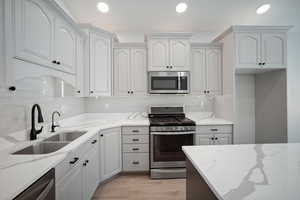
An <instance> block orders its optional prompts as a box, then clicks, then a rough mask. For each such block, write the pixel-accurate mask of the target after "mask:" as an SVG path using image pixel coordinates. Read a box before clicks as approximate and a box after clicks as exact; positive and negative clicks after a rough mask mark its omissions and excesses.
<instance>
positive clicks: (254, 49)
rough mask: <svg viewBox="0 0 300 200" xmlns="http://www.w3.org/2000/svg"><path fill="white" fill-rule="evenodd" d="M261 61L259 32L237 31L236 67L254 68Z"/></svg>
mask: <svg viewBox="0 0 300 200" xmlns="http://www.w3.org/2000/svg"><path fill="white" fill-rule="evenodd" d="M260 62H261V37H260V34H259V33H239V34H237V36H236V64H237V68H256V67H257V66H258V65H259V63H260Z"/></svg>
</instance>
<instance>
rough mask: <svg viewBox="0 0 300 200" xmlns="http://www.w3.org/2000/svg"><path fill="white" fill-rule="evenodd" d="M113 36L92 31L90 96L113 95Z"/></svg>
mask: <svg viewBox="0 0 300 200" xmlns="http://www.w3.org/2000/svg"><path fill="white" fill-rule="evenodd" d="M111 49H112V48H111V37H109V36H107V35H106V34H101V33H97V32H94V31H92V32H91V33H90V77H89V78H90V96H111V94H112V91H111V89H112V88H111V87H112V84H111V75H112V66H111V59H112V58H111Z"/></svg>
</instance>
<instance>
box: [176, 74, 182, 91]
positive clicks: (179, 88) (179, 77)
mask: <svg viewBox="0 0 300 200" xmlns="http://www.w3.org/2000/svg"><path fill="white" fill-rule="evenodd" d="M177 79H178V90H181V76H178V77H177Z"/></svg>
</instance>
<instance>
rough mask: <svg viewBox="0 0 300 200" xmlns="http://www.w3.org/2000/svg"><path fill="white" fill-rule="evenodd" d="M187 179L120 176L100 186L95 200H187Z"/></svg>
mask: <svg viewBox="0 0 300 200" xmlns="http://www.w3.org/2000/svg"><path fill="white" fill-rule="evenodd" d="M185 183H186V182H185V179H166V180H152V179H150V178H149V176H147V175H128V174H126V175H120V176H118V177H116V178H114V179H112V180H111V181H109V182H107V183H105V184H104V185H100V186H99V187H98V189H97V191H96V192H95V194H94V197H93V200H185Z"/></svg>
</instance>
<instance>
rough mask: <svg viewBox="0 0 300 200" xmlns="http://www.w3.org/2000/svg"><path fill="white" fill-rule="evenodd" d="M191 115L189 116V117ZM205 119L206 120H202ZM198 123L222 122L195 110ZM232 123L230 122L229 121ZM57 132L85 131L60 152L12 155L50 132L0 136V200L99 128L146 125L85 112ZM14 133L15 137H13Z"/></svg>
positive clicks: (137, 118) (131, 117) (138, 117)
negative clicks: (29, 136) (31, 138)
mask: <svg viewBox="0 0 300 200" xmlns="http://www.w3.org/2000/svg"><path fill="white" fill-rule="evenodd" d="M188 117H190V118H191V116H188ZM203 118H205V119H203ZM191 119H192V120H195V121H196V122H197V125H209V124H210V123H211V124H216V123H220V124H222V123H225V122H226V121H222V120H221V119H214V118H207V116H203V115H201V114H196V113H194V117H192V118H191ZM231 124H232V123H231ZM60 126H61V128H59V129H58V131H57V133H59V132H64V131H66V130H83V131H87V133H86V134H85V135H83V136H81V137H80V138H78V139H76V140H75V141H73V142H72V143H70V144H69V145H67V146H65V147H63V148H62V149H60V150H59V151H56V152H54V153H51V154H44V155H11V153H13V152H16V151H18V150H20V149H23V148H24V147H27V146H29V145H31V144H34V143H37V142H39V141H41V140H43V139H45V138H47V137H50V136H52V135H53V134H50V133H46V134H41V135H39V139H38V140H36V141H23V142H20V141H19V140H18V139H19V138H17V137H19V136H17V135H20V133H21V132H19V133H16V134H12V136H9V137H0V200H10V199H13V198H14V197H15V196H17V195H18V194H19V193H21V192H22V191H24V190H25V189H26V188H27V187H29V186H30V185H31V184H32V183H34V182H35V181H36V180H38V179H39V178H40V177H41V176H42V175H44V174H45V173H46V172H47V171H49V170H50V169H51V168H53V167H55V166H56V165H57V164H58V163H60V162H61V161H62V160H63V159H64V158H65V157H66V156H67V155H68V153H70V152H71V151H72V150H73V149H76V147H77V146H79V145H80V144H82V143H84V142H85V141H87V140H88V139H90V138H91V137H93V136H94V135H95V134H97V133H98V132H99V131H100V130H105V129H110V128H114V127H121V126H149V120H148V118H146V117H145V114H143V115H142V114H136V113H86V114H81V115H78V116H75V117H71V118H68V119H64V120H62V121H60ZM14 135H16V138H14V137H13V136H14Z"/></svg>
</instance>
